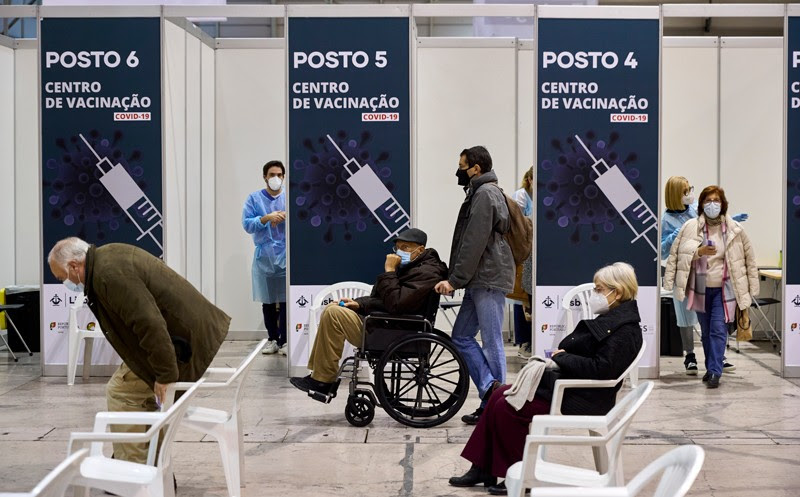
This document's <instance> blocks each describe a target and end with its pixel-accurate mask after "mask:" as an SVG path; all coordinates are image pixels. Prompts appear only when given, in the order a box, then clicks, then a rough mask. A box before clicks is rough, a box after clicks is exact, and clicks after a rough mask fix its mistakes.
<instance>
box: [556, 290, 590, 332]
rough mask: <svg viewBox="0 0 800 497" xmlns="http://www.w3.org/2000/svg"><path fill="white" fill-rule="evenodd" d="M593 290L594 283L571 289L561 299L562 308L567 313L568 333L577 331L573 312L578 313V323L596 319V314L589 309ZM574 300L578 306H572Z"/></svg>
mask: <svg viewBox="0 0 800 497" xmlns="http://www.w3.org/2000/svg"><path fill="white" fill-rule="evenodd" d="M592 290H594V283H583V284H580V285H578V286H576V287H573V288H572V289H570V290H569V291H568V292H567V293H565V294H564V298H562V299H561V308H562V309H564V311H565V312H566V313H567V333H572V331H573V330H574V329H575V320H574V319H573V316H572V314H573V311H577V312H578V316H579V317H580V319H579V320H578V321H581V320H583V319H592V318H594V317H595V314H594V313H593V312H592V310H591V309H590V308H589V297H591V296H592ZM573 300H574V301H575V302H576V303H577V305H574V306H573V305H572V301H573Z"/></svg>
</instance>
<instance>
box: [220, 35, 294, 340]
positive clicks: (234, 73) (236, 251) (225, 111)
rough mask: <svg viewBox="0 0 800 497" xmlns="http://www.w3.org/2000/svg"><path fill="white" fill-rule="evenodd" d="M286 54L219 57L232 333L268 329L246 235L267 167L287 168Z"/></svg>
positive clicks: (224, 249) (224, 297) (224, 300)
mask: <svg viewBox="0 0 800 497" xmlns="http://www.w3.org/2000/svg"><path fill="white" fill-rule="evenodd" d="M285 65H286V61H285V54H284V51H283V49H219V50H217V52H216V95H217V102H216V134H217V140H216V144H217V148H216V179H217V181H216V212H217V218H216V302H217V305H218V306H219V307H220V308H222V309H223V310H224V311H225V312H227V313H228V314H230V315H231V316H232V317H233V321H232V322H231V330H234V331H253V330H257V329H264V323H263V318H262V315H261V306H260V304H258V303H256V302H253V300H252V291H251V284H250V283H251V278H250V265H251V262H252V259H253V250H254V247H253V242H252V239H251V237H250V235H248V234H247V233H245V231H244V229H242V207H243V206H244V201H245V199H246V198H247V195H249V194H250V193H251V192H253V191H256V190H258V189H260V188H263V187H264V181H263V179H262V175H261V168H262V166H263V165H264V164H265V163H266V162H267V161H269V160H271V159H277V160H281V161H283V162H284V164H286V129H285V128H286V122H285V121H286V114H285V112H286V111H285V109H286V87H285V77H286V71H285Z"/></svg>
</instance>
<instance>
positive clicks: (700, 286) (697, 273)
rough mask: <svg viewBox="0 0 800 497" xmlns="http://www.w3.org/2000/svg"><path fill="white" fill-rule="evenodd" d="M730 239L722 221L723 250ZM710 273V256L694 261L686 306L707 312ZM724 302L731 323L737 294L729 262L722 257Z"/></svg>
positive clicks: (726, 319) (706, 237) (705, 240)
mask: <svg viewBox="0 0 800 497" xmlns="http://www.w3.org/2000/svg"><path fill="white" fill-rule="evenodd" d="M704 228H705V235H704V238H703V245H706V243H707V242H708V223H706V225H705V227H704ZM727 239H728V227H727V225H726V223H722V244H723V245H722V251H723V254H724V253H725V248H726V247H727ZM707 275H708V257H706V256H702V257H699V258H697V259H696V260H695V261H694V262H693V263H692V269H691V271H690V272H689V282H688V284H687V287H686V299H687V301H686V308H687V309H689V310H692V311H695V312H703V313H705V312H706V276H707ZM722 303H723V306H722V307H723V309H724V310H725V322H726V323H731V322H733V320H734V319H735V318H734V316H735V315H736V314H735V312H736V295H734V293H733V283H732V282H731V278H730V276H728V262H727V261H726V260H725V258H724V257H723V259H722Z"/></svg>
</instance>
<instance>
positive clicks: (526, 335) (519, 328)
mask: <svg viewBox="0 0 800 497" xmlns="http://www.w3.org/2000/svg"><path fill="white" fill-rule="evenodd" d="M523 343H531V322H530V321H526V320H525V310H524V309H523V308H522V304H514V345H522V344H523Z"/></svg>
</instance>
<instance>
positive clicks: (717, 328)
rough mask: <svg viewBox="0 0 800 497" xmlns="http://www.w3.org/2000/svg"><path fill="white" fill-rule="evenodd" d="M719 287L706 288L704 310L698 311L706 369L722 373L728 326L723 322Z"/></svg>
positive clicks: (713, 372)
mask: <svg viewBox="0 0 800 497" xmlns="http://www.w3.org/2000/svg"><path fill="white" fill-rule="evenodd" d="M723 305H724V304H723V303H722V289H721V288H706V312H698V313H697V320H698V321H700V329H701V330H702V334H701V336H700V341H701V342H702V343H703V352H704V353H705V355H706V371H708V372H709V373H711V374H715V375H717V376H721V375H722V364H723V362H724V360H725V346H726V345H727V344H728V326H727V324H725V308H724V307H723Z"/></svg>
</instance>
